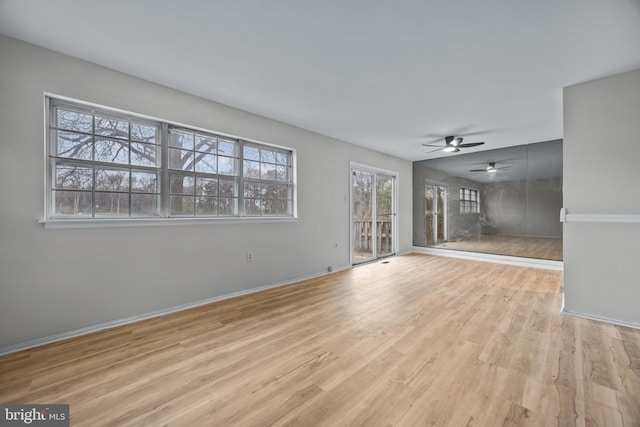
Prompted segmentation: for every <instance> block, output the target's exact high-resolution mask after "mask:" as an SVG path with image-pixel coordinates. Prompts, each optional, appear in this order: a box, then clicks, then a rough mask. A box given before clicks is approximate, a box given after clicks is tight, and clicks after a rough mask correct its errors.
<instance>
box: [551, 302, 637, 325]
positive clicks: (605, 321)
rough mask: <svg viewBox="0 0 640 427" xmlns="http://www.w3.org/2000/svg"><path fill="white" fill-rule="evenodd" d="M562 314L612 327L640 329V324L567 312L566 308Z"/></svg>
mask: <svg viewBox="0 0 640 427" xmlns="http://www.w3.org/2000/svg"><path fill="white" fill-rule="evenodd" d="M562 314H566V315H569V316H576V317H581V318H583V319H587V320H594V321H596V322H604V323H610V324H612V325H618V326H626V327H627V328H633V329H640V323H634V322H625V321H624V320H618V319H611V318H609V317H602V316H594V315H592V314H585V313H578V312H576V311H571V310H567V309H566V308H564V307H563V309H562Z"/></svg>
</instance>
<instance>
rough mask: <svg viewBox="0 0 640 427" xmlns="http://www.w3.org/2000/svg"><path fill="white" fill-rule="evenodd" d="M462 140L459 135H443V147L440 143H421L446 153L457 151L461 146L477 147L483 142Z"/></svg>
mask: <svg viewBox="0 0 640 427" xmlns="http://www.w3.org/2000/svg"><path fill="white" fill-rule="evenodd" d="M462 140H463V138H461V137H459V136H457V137H456V136H445V138H444V142H445V145H444V147H443V146H442V145H434V144H422V145H424V146H425V147H438V150H442V151H446V152H447V153H457V152H458V151H460V149H461V148H469V147H477V146H478V145H482V144H484V142H469V143H466V144H463V143H462ZM438 150H433V151H429V153H433V152H434V151H438Z"/></svg>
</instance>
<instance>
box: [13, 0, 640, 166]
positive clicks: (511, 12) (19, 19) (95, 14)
mask: <svg viewBox="0 0 640 427" xmlns="http://www.w3.org/2000/svg"><path fill="white" fill-rule="evenodd" d="M0 33H3V34H6V35H8V36H11V37H15V38H18V39H22V40H25V41H28V42H31V43H34V44H37V45H41V46H44V47H47V48H50V49H53V50H56V51H59V52H62V53H65V54H69V55H72V56H75V57H78V58H82V59H85V60H88V61H91V62H95V63H97V64H101V65H103V66H106V67H109V68H113V69H116V70H119V71H122V72H125V73H129V74H132V75H135V76H138V77H141V78H144V79H147V80H150V81H153V82H157V83H160V84H163V85H166V86H169V87H172V88H176V89H179V90H182V91H185V92H188V93H191V94H195V95H198V96H201V97H204V98H208V99H211V100H214V101H217V102H221V103H224V104H227V105H230V106H233V107H237V108H240V109H242V110H246V111H250V112H253V113H257V114H260V115H263V116H267V117H270V118H273V119H276V120H280V121H282V122H286V123H289V124H292V125H296V126H299V127H301V128H305V129H309V130H312V131H316V132H319V133H322V134H325V135H329V136H333V137H335V138H339V139H342V140H344V141H348V142H351V143H354V144H358V145H363V146H366V147H369V148H372V149H374V150H378V151H381V152H384V153H388V154H391V155H394V156H397V157H401V158H404V159H409V160H421V159H427V158H433V157H441V156H442V155H444V153H442V152H440V151H438V152H435V153H431V154H428V155H427V154H425V153H426V152H427V151H429V149H428V148H425V147H422V146H421V143H423V142H434V141H436V140H437V139H438V138H437V137H444V136H446V135H462V136H466V137H465V142H474V141H477V140H484V141H486V144H485V145H484V146H481V147H478V148H470V149H467V150H466V151H465V152H473V151H480V150H485V149H494V148H498V147H504V146H512V145H520V144H527V143H532V142H538V141H547V140H552V139H558V138H562V88H563V87H564V86H568V85H572V84H576V83H580V82H583V81H588V80H592V79H595V78H599V77H604V76H608V75H612V74H617V73H620V72H624V71H628V70H632V69H635V68H640V0H608V1H607V0H562V1H558V0H536V1H513V0H493V1H490V2H486V1H484V2H481V1H475V0H439V1H433V0H394V1H381V0H375V1H374V0H347V1H345V0H322V1H313V2H310V1H300V0H271V1H264V0H242V1H239V0H228V1H216V0H209V1H207V0H180V1H177V0H172V1H170V0H109V1H98V0H85V1H78V0H55V1H52V0H0ZM141 113H144V112H141ZM467 135H468V136H467Z"/></svg>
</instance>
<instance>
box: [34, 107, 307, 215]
mask: <svg viewBox="0 0 640 427" xmlns="http://www.w3.org/2000/svg"><path fill="white" fill-rule="evenodd" d="M48 102H49V140H48V153H49V162H48V175H47V176H48V183H47V186H48V190H47V191H48V194H49V198H48V199H49V202H48V203H47V205H48V206H47V218H49V219H65V218H131V217H135V218H144V217H183V218H184V217H259V216H285V217H286V216H288V217H291V216H294V215H295V212H294V210H295V209H294V203H293V199H294V188H293V182H294V180H293V152H292V150H289V149H286V148H281V147H275V146H271V145H268V144H264V143H258V142H254V141H245V140H243V139H241V138H236V137H230V136H225V135H220V134H216V133H212V132H204V131H201V130H196V129H190V128H188V127H185V126H175V125H173V124H170V123H166V122H162V121H154V120H148V119H145V118H141V117H137V116H135V115H131V114H122V113H114V112H111V111H109V110H108V109H107V108H95V107H89V106H86V105H83V104H79V103H72V102H67V101H61V100H57V99H52V98H50V99H48Z"/></svg>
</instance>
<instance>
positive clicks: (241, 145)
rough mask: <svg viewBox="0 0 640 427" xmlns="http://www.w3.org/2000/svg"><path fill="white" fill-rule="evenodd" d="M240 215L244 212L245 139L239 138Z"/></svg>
mask: <svg viewBox="0 0 640 427" xmlns="http://www.w3.org/2000/svg"><path fill="white" fill-rule="evenodd" d="M238 150H239V153H238V163H239V164H238V180H237V181H238V216H245V212H244V141H242V140H240V139H239V140H238Z"/></svg>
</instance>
